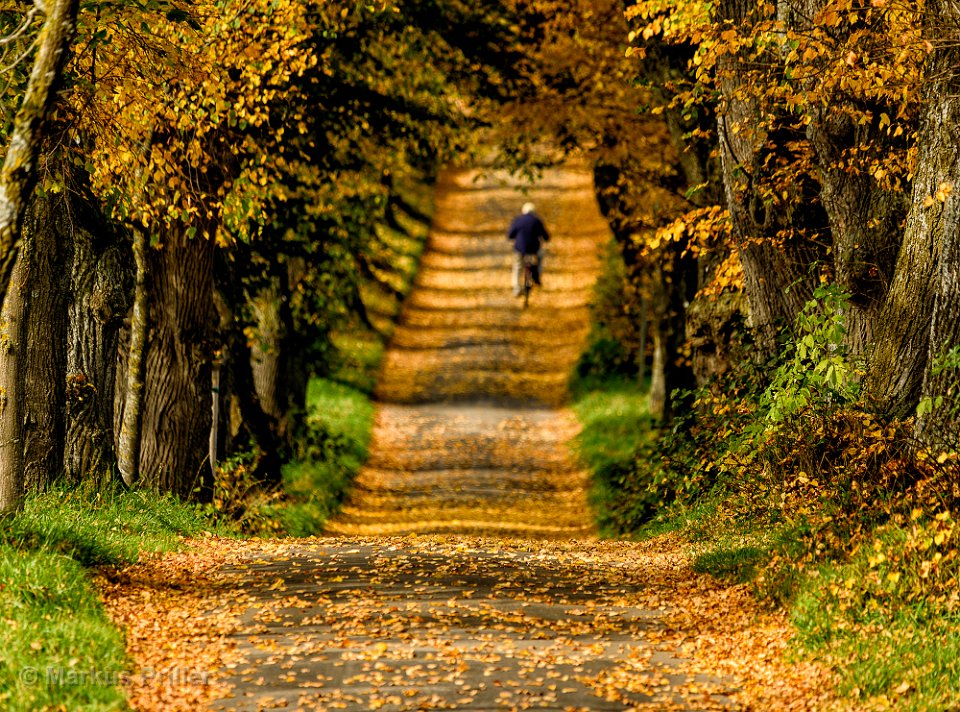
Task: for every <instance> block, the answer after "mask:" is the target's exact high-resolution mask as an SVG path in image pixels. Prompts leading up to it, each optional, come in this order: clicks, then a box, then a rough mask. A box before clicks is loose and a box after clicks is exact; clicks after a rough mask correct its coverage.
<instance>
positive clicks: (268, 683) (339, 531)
mask: <svg viewBox="0 0 960 712" xmlns="http://www.w3.org/2000/svg"><path fill="white" fill-rule="evenodd" d="M475 176H476V174H475V173H474V172H471V171H452V172H447V173H445V174H444V175H443V176H442V178H441V181H440V186H439V189H438V190H439V193H438V198H437V203H438V209H437V213H436V220H435V225H434V230H433V232H432V234H431V237H430V242H429V246H428V250H427V252H426V254H425V255H424V257H423V269H422V271H421V273H420V275H419V279H418V282H417V286H416V288H415V289H414V291H413V292H412V294H411V296H410V297H409V299H408V301H407V304H406V306H405V309H404V312H403V314H402V318H401V323H400V326H399V328H398V330H397V332H396V335H395V337H394V339H393V341H392V344H391V346H390V348H389V349H388V352H387V354H386V358H385V364H384V369H383V372H382V374H381V379H380V382H379V389H378V399H379V406H378V412H377V420H376V425H375V430H374V434H373V442H372V446H371V453H370V457H369V460H368V462H367V463H366V465H365V467H364V468H363V469H362V471H361V472H360V473H359V475H358V477H357V480H356V482H355V486H354V489H353V490H352V493H351V495H350V497H349V499H348V501H347V502H346V503H345V505H344V507H343V510H342V512H341V513H340V515H339V516H338V517H337V518H336V519H335V520H333V521H332V522H330V523H329V527H328V532H327V534H328V535H329V536H325V537H322V538H304V539H284V540H247V541H231V540H222V539H221V540H218V539H216V538H211V539H210V540H208V541H196V542H194V543H193V547H192V550H191V551H189V552H186V553H184V554H182V555H174V556H169V557H166V558H164V559H161V560H157V561H147V562H145V563H144V564H143V565H141V566H139V567H133V568H132V569H131V570H130V571H129V572H128V573H125V574H124V576H123V577H121V578H120V579H119V580H118V582H117V583H116V584H115V586H114V587H113V588H112V590H111V591H110V592H109V593H108V594H107V599H108V605H111V606H112V607H114V609H117V608H119V610H121V611H122V612H123V613H124V620H125V621H126V625H127V627H128V630H129V631H130V633H129V635H130V640H131V641H132V642H131V643H130V647H131V648H132V649H134V650H136V651H137V652H138V657H139V659H141V660H144V659H146V660H148V661H150V664H151V666H152V667H155V668H158V669H171V670H175V671H176V670H181V669H185V670H196V669H200V670H202V671H204V674H203V675H202V676H199V678H198V679H199V680H200V683H199V684H197V682H196V681H195V680H187V681H186V682H187V684H185V685H181V686H180V688H178V689H170V688H168V687H165V686H163V684H162V682H163V678H157V676H154V677H152V678H148V679H145V680H144V681H143V684H142V685H140V684H139V683H137V685H138V686H134V688H133V690H132V700H133V704H134V706H135V707H138V708H141V709H158V710H167V709H194V708H195V707H196V706H197V705H196V704H195V702H193V703H192V702H191V700H193V701H202V705H203V706H210V705H212V707H213V709H217V710H243V711H245V712H247V711H249V712H259V711H260V710H267V709H291V710H293V709H296V710H318V711H319V710H323V711H327V710H348V711H350V712H361V711H363V710H384V711H387V712H401V711H410V712H415V711H418V710H432V709H459V710H475V711H478V712H479V711H491V710H527V709H533V710H555V711H557V712H559V711H561V710H563V711H568V710H576V711H586V712H590V711H592V710H610V711H613V710H649V711H651V712H653V711H659V710H684V711H693V710H736V709H793V710H815V709H819V707H818V695H819V692H818V691H817V689H816V687H817V680H818V679H819V678H818V677H817V676H816V674H812V673H811V670H813V668H810V667H806V668H805V667H803V666H795V667H791V668H787V667H786V666H784V665H782V664H781V663H780V661H782V658H783V656H782V651H783V649H784V646H785V645H786V643H785V638H786V636H785V634H784V622H783V620H781V619H779V618H777V617H776V616H775V615H772V614H770V613H769V612H761V611H759V609H758V607H757V605H756V602H755V601H754V600H753V598H752V596H751V594H750V593H749V591H747V590H746V588H745V587H734V588H731V587H729V586H728V585H726V584H724V583H722V582H718V581H716V580H715V579H712V578H711V577H709V576H706V575H698V574H697V573H695V572H694V571H692V570H691V567H690V555H689V552H688V551H686V550H685V548H684V547H683V546H682V545H681V543H680V542H679V541H677V540H675V539H672V538H671V537H669V536H667V537H661V538H659V539H657V540H653V541H649V542H645V543H636V542H617V541H603V540H599V539H598V538H597V537H596V536H594V529H593V525H592V522H591V516H590V511H589V508H588V505H587V497H586V491H587V487H588V484H589V482H588V475H587V473H586V472H585V471H584V470H583V468H582V467H580V466H579V464H578V463H577V461H576V459H575V458H574V457H573V455H572V452H571V450H570V442H571V440H572V438H574V437H575V436H576V434H577V433H578V432H579V425H578V423H577V421H576V419H575V418H574V416H573V415H572V413H571V412H570V411H569V410H567V409H566V408H565V407H564V403H565V402H566V398H567V392H566V389H567V380H568V377H569V374H570V371H571V369H572V367H573V364H574V362H575V360H576V358H577V356H578V354H579V353H580V350H581V348H582V346H583V342H584V339H585V338H586V335H587V331H588V328H589V323H588V318H589V315H588V301H589V299H590V294H591V287H592V284H593V282H594V280H595V278H596V275H597V271H598V269H599V256H598V247H599V246H600V244H601V242H602V241H604V240H605V239H607V233H606V230H605V229H604V227H603V223H602V220H601V218H600V215H599V212H598V209H597V205H596V202H595V200H594V197H593V190H592V187H591V183H590V175H589V173H587V172H585V171H581V170H579V169H575V168H565V169H562V170H558V171H554V172H551V173H548V174H547V175H545V176H544V178H543V180H542V181H541V182H540V183H538V184H537V185H536V186H535V187H533V188H532V189H531V190H530V192H529V194H528V195H524V194H523V193H522V192H521V191H520V189H519V187H518V186H516V185H504V184H502V183H501V182H500V181H499V180H494V179H485V180H483V181H479V182H475V181H474V178H475ZM526 199H532V200H534V201H536V202H537V203H538V204H539V208H540V210H541V211H542V214H543V215H544V217H545V219H546V221H547V224H548V225H549V226H550V227H551V228H552V231H553V234H554V239H553V242H552V244H551V251H550V256H549V262H548V269H547V273H546V275H545V278H544V289H543V290H542V291H536V292H535V293H534V294H533V295H532V299H531V305H530V307H529V308H527V309H523V308H522V307H521V305H520V303H519V301H518V300H517V299H515V298H514V297H513V296H512V295H511V293H510V272H509V267H510V257H511V255H510V245H509V244H508V243H507V241H506V239H505V236H504V231H505V228H506V225H507V223H508V222H509V220H510V217H511V216H512V214H513V213H514V212H515V211H516V210H517V208H518V206H519V204H520V203H521V202H522V201H523V200H526ZM159 594H162V595H159ZM137 601H139V602H140V603H141V604H142V603H143V602H148V605H149V606H150V607H151V609H150V616H148V617H146V618H145V619H143V616H141V615H140V604H137V603H131V602H137ZM185 620H189V621H190V625H189V626H184V625H183V621H185ZM163 621H167V622H168V623H166V624H165V623H163ZM158 640H160V641H162V644H161V645H158V644H157V641H158ZM207 670H209V671H210V672H209V673H208V672H206V671H207ZM744 672H746V673H748V674H747V675H743V674H742V673H744ZM814 672H816V671H814ZM158 679H159V681H160V682H159V683H158ZM784 688H789V689H792V690H801V693H800V696H802V697H803V700H802V701H800V702H799V703H797V704H793V703H791V705H790V706H789V707H777V706H770V705H761V706H759V707H758V706H755V705H753V703H752V701H753V700H757V699H760V700H765V699H767V698H768V696H769V697H771V698H776V697H777V695H780V694H782V692H781V691H782V689H784ZM744 698H746V700H747V702H746V703H745V704H741V700H743V699H744ZM792 699H796V695H794V697H793V698H792ZM191 704H193V706H192V707H191Z"/></svg>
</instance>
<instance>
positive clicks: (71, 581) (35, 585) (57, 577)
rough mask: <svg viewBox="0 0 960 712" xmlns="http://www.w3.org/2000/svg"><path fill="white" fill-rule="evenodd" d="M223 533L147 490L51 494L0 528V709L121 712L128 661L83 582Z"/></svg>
mask: <svg viewBox="0 0 960 712" xmlns="http://www.w3.org/2000/svg"><path fill="white" fill-rule="evenodd" d="M211 531H215V532H216V533H220V534H223V533H227V530H225V529H223V528H222V527H220V526H218V525H215V524H213V523H212V522H211V521H210V519H209V517H208V516H207V515H206V514H205V513H204V512H203V511H202V510H201V509H199V508H197V507H194V506H191V505H184V504H182V503H180V502H178V501H176V500H175V499H174V498H172V497H158V496H156V495H154V494H148V493H146V492H139V491H134V492H126V493H118V494H104V493H103V492H99V493H90V492H86V491H83V490H80V489H66V488H59V489H55V490H52V491H49V492H46V493H43V494H35V495H31V496H28V497H27V499H26V501H25V504H24V508H23V510H22V511H21V512H19V513H18V514H16V515H15V516H11V517H8V518H6V519H4V520H0V650H2V651H3V653H2V656H0V708H2V709H4V710H12V711H19V710H23V711H24V712H27V711H30V712H33V711H35V710H79V709H83V710H117V709H126V708H127V704H126V700H125V696H124V693H123V691H122V689H121V688H120V687H119V683H120V682H121V681H122V680H123V677H124V674H125V672H126V671H127V670H128V667H129V661H128V659H127V655H126V651H125V649H124V641H123V635H122V634H121V633H120V631H118V630H117V629H116V628H115V627H114V626H113V625H112V623H111V622H110V620H109V619H108V618H107V615H106V613H105V611H104V608H103V605H102V604H101V602H100V598H99V597H98V595H97V592H96V590H95V588H94V586H93V584H92V582H91V580H90V578H89V576H88V575H87V572H88V569H89V568H90V567H95V566H102V565H111V566H121V565H124V564H129V563H132V562H135V561H137V559H138V558H139V556H140V554H141V552H160V551H169V550H172V549H175V548H176V547H177V546H178V544H179V542H180V541H181V537H183V536H197V535H201V534H202V533H203V532H211Z"/></svg>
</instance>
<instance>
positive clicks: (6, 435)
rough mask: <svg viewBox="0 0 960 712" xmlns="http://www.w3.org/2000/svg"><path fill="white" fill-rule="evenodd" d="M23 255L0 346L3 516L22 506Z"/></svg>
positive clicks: (5, 302)
mask: <svg viewBox="0 0 960 712" xmlns="http://www.w3.org/2000/svg"><path fill="white" fill-rule="evenodd" d="M24 271H25V265H24V258H23V253H22V252H21V254H20V258H19V259H18V260H17V261H16V263H15V264H14V269H13V273H12V274H11V275H10V288H9V289H7V290H6V297H5V298H4V300H3V312H2V314H0V322H2V329H3V331H2V342H0V515H2V514H6V513H9V512H15V511H17V510H18V509H20V507H21V505H22V502H23V492H24V482H23V467H22V457H21V455H22V452H23V443H22V440H21V430H22V427H21V426H22V415H23V409H22V405H23V402H22V399H21V390H22V385H23V384H22V364H23V356H24V348H23V337H24V335H25V329H24V323H23V322H24V317H25V315H24V300H23V292H22V289H23V277H24Z"/></svg>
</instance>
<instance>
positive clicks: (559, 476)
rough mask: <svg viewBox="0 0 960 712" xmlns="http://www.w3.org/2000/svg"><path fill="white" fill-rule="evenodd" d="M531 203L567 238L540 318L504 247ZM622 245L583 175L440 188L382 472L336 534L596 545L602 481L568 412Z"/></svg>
mask: <svg viewBox="0 0 960 712" xmlns="http://www.w3.org/2000/svg"><path fill="white" fill-rule="evenodd" d="M525 200H532V201H533V202H535V203H536V205H537V209H538V212H539V213H540V214H541V215H542V216H543V218H544V220H545V222H546V224H547V226H548V229H549V230H550V231H551V234H552V240H551V242H550V244H549V247H548V257H547V261H546V270H545V276H544V280H543V282H544V284H543V288H542V289H539V290H535V291H534V293H533V295H532V296H531V300H530V306H529V307H527V308H523V306H522V304H521V303H520V301H519V300H518V299H517V298H515V297H514V296H513V295H512V294H511V290H510V264H511V256H512V247H511V245H510V243H509V242H508V241H507V240H506V239H505V234H506V228H507V226H508V225H509V223H510V220H511V218H512V217H513V216H514V215H515V214H516V213H517V212H518V211H519V208H520V205H521V204H522V203H523V202H524V201H525ZM609 236H610V235H609V230H608V228H607V225H606V223H605V222H604V220H603V217H602V216H601V215H600V211H599V209H598V207H597V203H596V199H595V197H594V192H593V182H592V175H591V173H590V172H589V171H587V170H585V169H583V168H580V167H576V166H567V167H564V168H560V169H556V170H552V171H549V172H547V173H546V174H544V175H543V176H542V177H541V178H540V180H538V181H537V182H536V183H535V184H533V185H532V186H530V185H527V184H525V183H521V182H519V181H516V180H510V179H509V178H508V177H506V176H504V175H500V174H493V175H482V174H481V173H480V172H479V171H477V170H449V171H446V172H445V173H443V174H442V175H441V177H440V180H439V184H438V187H437V200H436V214H435V217H434V222H433V228H432V230H431V233H430V239H429V242H428V245H427V251H426V253H425V255H424V257H423V264H422V268H421V272H420V274H419V276H418V279H417V283H416V286H415V287H414V290H413V292H412V293H411V295H410V296H409V298H408V300H407V304H406V306H405V308H404V311H403V314H402V317H401V321H400V325H399V327H398V329H397V332H396V334H395V336H394V338H393V340H392V342H391V345H390V348H389V350H388V352H387V354H386V358H385V360H384V366H383V371H382V374H381V379H380V384H379V387H378V389H377V396H378V399H379V400H380V401H381V406H380V407H379V410H378V414H377V421H376V427H375V430H374V436H373V444H372V450H371V455H370V461H369V463H368V465H367V467H366V468H365V469H364V470H363V471H362V472H361V473H360V475H359V476H358V478H357V481H356V483H355V488H354V490H353V493H352V495H351V498H350V500H349V502H348V503H347V504H346V505H345V506H344V508H343V511H342V513H341V515H340V516H339V517H337V518H336V519H335V520H333V521H331V522H330V523H329V524H328V527H327V531H328V532H330V533H336V534H360V535H383V534H405V533H431V532H437V533H439V532H443V533H477V534H483V533H490V534H496V535H500V536H502V535H510V534H516V535H521V536H538V537H569V536H585V535H589V534H590V532H591V531H592V525H591V522H590V515H589V511H588V507H587V503H586V496H585V491H586V486H587V475H586V474H585V473H584V472H583V471H582V470H581V469H580V468H579V467H578V465H577V464H576V463H575V461H574V460H573V458H572V457H571V455H570V452H569V449H568V443H569V441H570V439H571V438H572V437H573V436H574V435H575V434H576V432H577V425H576V422H575V420H574V418H573V417H572V415H571V414H570V413H569V412H567V411H565V410H563V409H562V408H561V406H562V405H563V404H564V403H565V402H566V398H567V380H568V378H569V374H570V371H571V368H572V367H573V364H574V363H575V361H576V359H577V357H578V356H579V354H580V352H581V350H582V348H583V343H584V339H585V337H586V334H587V331H588V328H589V324H588V320H589V314H588V309H587V307H588V303H589V300H590V297H591V290H592V286H593V283H594V281H595V279H596V275H597V272H598V269H599V262H600V258H599V247H600V246H601V244H602V243H603V242H605V241H606V240H608V239H609Z"/></svg>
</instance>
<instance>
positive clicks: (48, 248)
mask: <svg viewBox="0 0 960 712" xmlns="http://www.w3.org/2000/svg"><path fill="white" fill-rule="evenodd" d="M66 200H67V198H66V196H65V195H64V194H63V193H59V194H46V195H35V196H34V198H33V200H32V201H31V207H30V210H28V212H27V216H26V220H25V221H24V229H23V237H24V247H23V259H24V261H25V264H26V273H25V275H24V276H25V280H26V281H25V284H24V292H23V298H24V301H25V309H24V313H25V316H26V321H25V322H24V324H23V330H24V333H25V336H26V340H25V344H24V347H25V348H24V365H23V421H22V422H23V430H22V433H21V438H22V442H23V455H22V456H23V478H24V486H25V488H26V490H27V491H31V490H38V489H44V488H46V487H47V486H48V485H49V484H50V483H51V482H53V480H55V479H57V478H59V477H60V476H61V474H62V473H63V435H64V427H65V397H66V393H65V389H66V381H65V380H64V374H65V373H66V366H67V359H66V342H67V297H68V294H69V291H68V290H69V276H70V272H69V269H68V267H67V265H68V264H69V261H70V260H69V257H70V256H69V247H70V241H69V239H68V236H67V234H66V232H67V229H66V228H67V219H68V217H67V214H66V206H65V201H66ZM78 385H79V384H78Z"/></svg>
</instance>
